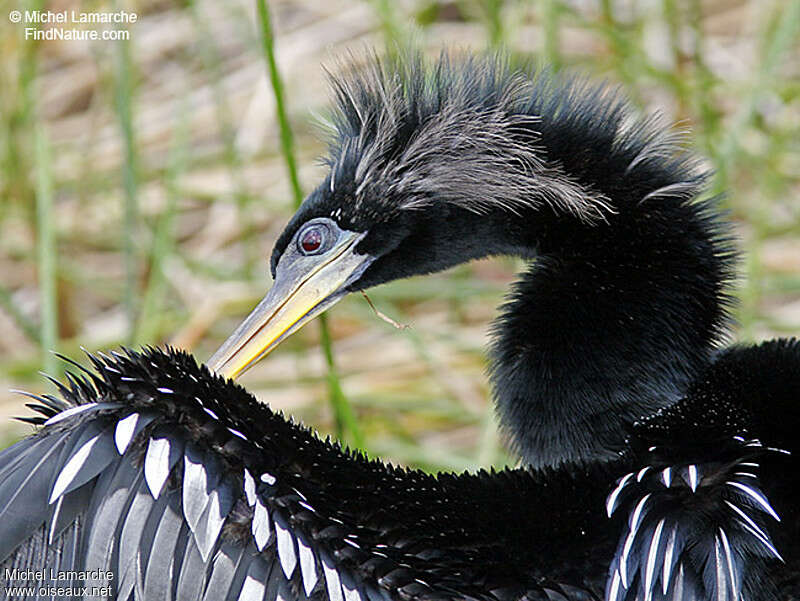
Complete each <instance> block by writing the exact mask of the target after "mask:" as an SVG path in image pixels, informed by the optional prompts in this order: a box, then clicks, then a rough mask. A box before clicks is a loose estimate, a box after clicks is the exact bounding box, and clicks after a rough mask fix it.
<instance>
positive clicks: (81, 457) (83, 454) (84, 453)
mask: <svg viewBox="0 0 800 601" xmlns="http://www.w3.org/2000/svg"><path fill="white" fill-rule="evenodd" d="M101 436H103V433H102V432H101V433H100V434H97V435H95V436H93V437H92V438H90V439H89V440H87V441H86V442H85V443H83V446H82V447H81V448H80V449H78V451H77V452H76V453H75V454H74V455H72V457H70V458H69V461H67V463H66V464H65V465H64V467H63V468H62V469H61V473H59V474H58V478H56V482H55V484H53V491H52V492H51V493H50V500H49V504H50V505H52V504H53V502H55V501H56V500H57V499H58V498H59V497H60V496H61V495H62V494H64V491H65V490H66V489H67V487H68V486H69V485H70V484H71V483H72V481H73V480H74V479H75V476H77V475H78V472H79V471H80V469H81V467H82V466H83V464H84V463H85V462H86V459H88V457H89V454H90V453H91V452H92V448H93V447H94V445H96V444H97V441H98V440H100V437H101Z"/></svg>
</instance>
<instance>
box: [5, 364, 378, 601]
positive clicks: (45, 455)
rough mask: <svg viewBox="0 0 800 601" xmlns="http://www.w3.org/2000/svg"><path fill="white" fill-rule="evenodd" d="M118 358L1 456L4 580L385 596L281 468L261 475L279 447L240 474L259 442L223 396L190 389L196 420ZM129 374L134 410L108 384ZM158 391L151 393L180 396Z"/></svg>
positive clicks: (150, 592) (133, 594) (124, 595)
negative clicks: (227, 421)
mask: <svg viewBox="0 0 800 601" xmlns="http://www.w3.org/2000/svg"><path fill="white" fill-rule="evenodd" d="M162 360H163V357H162ZM121 361H122V358H121V357H116V358H115V359H113V360H111V359H109V360H107V361H100V360H97V359H95V366H96V367H97V369H98V372H99V373H101V374H103V375H104V377H103V378H102V379H101V378H97V377H96V376H94V375H91V376H90V378H94V381H93V382H92V381H90V380H89V379H85V378H84V379H79V378H75V377H72V378H71V383H72V386H71V388H69V389H68V388H66V387H63V386H62V387H61V394H62V396H63V397H64V398H68V399H71V400H75V401H76V402H78V403H80V404H71V403H70V404H67V403H64V402H63V401H61V400H59V399H57V398H55V397H41V398H39V399H38V401H39V402H38V404H37V405H34V408H35V409H36V410H37V411H39V412H40V413H41V414H42V415H43V417H42V418H40V419H36V418H33V419H29V420H28V421H34V422H37V421H39V422H41V423H42V425H43V426H44V427H43V428H42V430H41V431H40V432H39V433H37V434H36V435H35V436H32V437H30V438H28V439H26V440H23V441H22V442H20V443H18V444H16V445H14V446H12V447H11V448H9V449H6V450H5V451H3V452H2V453H0V466H1V467H0V573H3V574H5V575H8V576H10V578H8V581H7V582H6V583H5V584H6V586H8V587H19V588H9V589H7V590H6V593H7V595H9V596H10V597H11V598H15V597H19V598H25V599H30V598H47V599H50V598H51V596H52V594H53V591H56V590H58V589H59V588H61V590H66V591H67V594H66V596H67V597H69V596H71V594H74V596H75V597H76V598H78V597H80V598H83V595H85V594H88V595H89V596H92V595H95V596H98V597H114V598H117V599H121V600H125V599H182V600H183V599H186V600H189V599H197V600H201V599H205V600H209V601H212V600H213V601H218V600H224V599H248V600H250V599H252V600H256V599H258V600H261V599H266V600H274V599H277V598H281V599H298V600H302V599H306V598H313V599H330V600H331V601H387V599H389V596H388V593H387V592H386V590H381V589H380V588H379V587H378V586H375V585H373V584H370V583H368V582H365V581H360V580H359V579H357V578H356V577H355V576H354V574H352V573H351V572H350V571H349V570H347V569H346V568H343V567H342V561H341V558H340V556H341V555H342V552H341V550H340V549H339V545H336V544H328V539H330V538H333V537H334V536H335V534H337V529H336V528H331V526H333V525H335V523H334V522H330V523H329V524H325V523H324V522H325V520H317V519H315V516H314V509H313V507H311V505H309V504H308V503H307V502H306V501H305V500H304V497H303V495H302V493H301V492H300V491H299V490H297V489H296V488H295V487H294V486H293V483H292V482H291V481H283V482H282V481H280V480H279V477H278V475H277V474H279V473H280V472H279V470H274V471H273V470H267V469H261V467H263V465H264V463H265V461H266V463H270V462H272V463H273V464H274V466H275V467H278V466H279V465H280V463H281V462H280V461H279V458H278V457H276V456H274V455H271V454H270V453H269V451H270V449H265V451H266V452H265V453H263V454H261V456H260V457H259V459H258V461H253V463H252V464H253V465H254V466H256V467H254V468H253V469H252V470H251V469H249V468H248V467H243V461H242V459H243V458H245V457H247V456H248V455H252V454H253V451H254V447H255V445H252V444H248V440H247V438H246V436H245V434H243V433H242V432H241V431H239V430H237V429H235V428H233V427H231V426H221V423H220V416H219V414H218V413H217V412H216V411H215V409H214V408H217V409H218V405H219V402H218V400H217V399H215V398H213V396H211V397H209V396H205V397H204V396H203V395H201V394H193V395H192V396H193V399H194V402H195V404H196V405H197V408H198V410H199V411H197V412H195V413H194V414H191V413H187V412H184V413H177V412H175V409H176V407H175V405H170V404H169V403H166V404H162V405H156V404H155V403H153V402H152V399H154V398H156V395H155V394H153V396H152V397H151V398H150V401H148V394H149V393H148V390H147V387H142V386H141V384H142V382H143V380H141V379H138V378H140V377H141V374H137V373H132V372H135V371H136V370H128V371H126V372H125V375H123V373H122V370H120V369H119V364H120V362H121ZM129 367H130V366H129ZM151 367H152V369H153V370H156V369H158V368H157V367H156V365H155V363H154V365H153V366H151ZM125 379H127V380H129V382H128V384H129V386H128V387H127V388H125V390H126V393H125V394H123V395H122V396H123V397H124V396H125V395H126V394H133V393H134V392H135V393H136V394H138V395H139V398H138V399H137V401H136V402H135V403H132V404H131V403H127V404H125V403H120V402H115V400H111V394H110V393H111V390H110V387H109V386H110V383H111V382H115V383H116V385H118V384H119V383H120V381H124V380H125ZM137 379H138V381H137ZM159 388H160V390H152V391H150V392H152V393H159V396H161V397H163V396H164V395H167V396H170V395H175V393H174V391H173V390H172V389H170V388H169V387H167V386H161V387H159ZM119 392H120V391H119V390H116V391H115V395H114V396H115V397H118V396H119V394H118V393H119ZM193 392H194V393H198V392H200V391H199V390H194V391H193ZM206 392H208V391H206ZM182 396H184V400H186V399H185V395H182ZM204 398H205V400H204ZM128 400H129V401H130V400H132V399H128ZM148 405H151V406H150V407H149V408H148ZM170 411H173V412H174V413H173V414H172V415H170ZM200 414H202V415H203V416H204V418H201V419H198V417H199V416H200ZM181 420H183V422H184V423H183V425H181V424H180V423H178V422H180V421H181ZM243 429H245V428H243ZM259 450H260V449H259ZM259 462H260V463H259ZM303 509H304V510H305V513H303ZM304 520H305V525H307V526H308V527H304ZM326 527H328V529H329V530H328V532H325V528H326ZM312 531H313V534H312ZM345 542H348V541H345ZM335 557H336V561H334V558H335ZM70 572H73V573H70ZM74 572H78V574H75V573H74ZM31 585H33V586H34V589H33V590H30V591H29V590H28V589H27V588H26V587H29V586H31ZM83 587H86V588H85V589H84V588H83ZM104 587H105V588H104ZM30 593H33V594H30Z"/></svg>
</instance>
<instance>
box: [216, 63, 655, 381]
mask: <svg viewBox="0 0 800 601" xmlns="http://www.w3.org/2000/svg"><path fill="white" fill-rule="evenodd" d="M343 71H344V74H343V75H341V76H338V77H332V78H331V83H332V88H333V93H334V110H333V115H332V120H331V124H332V127H331V134H330V140H329V151H328V155H327V157H326V159H325V162H326V164H327V166H328V168H329V171H328V173H327V175H326V177H325V179H324V180H323V181H322V182H321V183H320V184H319V186H318V187H317V188H316V189H315V190H314V191H313V192H312V193H311V194H310V195H309V196H308V197H307V198H306V199H305V201H304V202H303V204H302V205H301V207H300V208H299V210H298V211H297V213H296V214H295V215H294V217H293V218H292V219H291V221H290V222H289V224H288V225H287V226H286V228H285V230H284V231H283V233H282V234H281V236H280V237H279V239H278V241H277V243H276V245H275V248H274V251H273V253H272V260H271V270H272V275H273V277H274V285H273V287H272V288H271V290H270V291H269V292H268V294H267V295H266V297H265V298H264V299H263V300H262V301H261V302H260V303H259V305H258V306H257V307H256V308H255V309H254V310H253V312H252V313H251V314H250V315H249V316H248V317H247V318H246V319H245V321H244V322H243V323H242V324H241V325H240V326H239V328H237V330H236V331H235V332H234V333H233V334H232V335H231V336H230V338H229V339H228V340H227V341H226V342H225V343H224V344H223V345H222V347H220V349H219V350H218V351H217V352H216V353H215V355H214V356H213V357H212V358H211V360H210V361H209V366H210V367H212V368H213V369H215V370H217V371H218V372H219V373H221V374H223V375H226V376H229V377H236V376H238V375H239V374H240V373H242V372H243V371H244V370H246V369H247V368H248V367H249V366H251V365H253V364H254V363H255V362H256V361H257V360H258V359H259V358H261V357H263V356H264V355H265V354H266V353H268V352H269V351H270V350H271V349H272V348H274V347H275V346H276V345H277V344H278V343H280V342H281V341H282V340H283V339H285V338H286V337H287V336H289V335H290V334H291V333H293V332H294V331H296V330H297V329H299V328H300V327H301V326H302V325H304V324H305V323H307V322H308V321H310V320H311V319H313V318H314V317H315V316H317V315H319V314H320V313H322V312H323V311H325V310H326V309H328V308H329V307H331V306H332V305H333V304H334V303H336V302H337V301H338V300H340V299H341V298H342V297H344V296H345V295H346V294H348V293H349V292H353V291H357V290H363V289H366V288H369V287H372V286H375V285H377V284H380V283H383V282H387V281H390V280H394V279H398V278H402V277H407V276H410V275H416V274H426V273H432V272H435V271H439V270H442V269H446V268H448V267H451V266H453V265H455V264H458V263H462V262H465V261H468V260H471V259H474V258H480V257H483V256H489V255H497V254H509V255H518V256H531V255H532V254H533V253H534V252H535V251H536V250H538V248H539V246H540V245H541V244H542V239H541V237H540V236H539V234H540V233H541V231H543V228H542V227H539V228H537V227H535V226H534V225H533V224H537V223H538V224H539V225H540V226H541V225H542V224H545V223H547V222H548V221H552V220H557V221H565V220H566V221H569V222H570V223H575V224H579V225H586V226H591V225H592V224H596V223H598V222H601V221H604V220H606V218H607V217H608V216H609V215H611V214H613V213H614V207H613V206H612V204H611V202H610V201H609V196H610V194H607V191H606V190H603V189H602V188H601V187H599V186H597V185H596V184H597V182H598V181H601V182H602V181H603V179H604V177H605V179H606V180H607V181H608V182H610V185H612V186H613V185H614V184H613V178H610V177H609V176H608V173H607V172H610V170H609V169H607V166H606V165H604V163H603V161H609V160H614V158H615V152H617V154H618V150H619V149H618V148H616V146H619V144H620V137H619V131H620V128H621V126H620V122H621V121H622V119H623V117H624V115H623V110H622V108H623V107H621V106H620V104H619V102H617V101H616V100H615V99H614V97H613V94H609V93H608V91H607V90H606V89H605V88H603V87H598V88H590V87H588V86H585V85H583V84H580V83H577V84H576V83H575V82H570V81H566V82H560V83H559V82H558V81H554V80H553V79H552V78H550V77H548V76H547V75H542V74H539V75H532V74H531V71H530V70H527V71H526V70H525V69H524V68H517V67H515V66H513V65H512V64H511V61H510V60H509V59H508V58H507V57H504V56H502V55H492V56H484V57H475V56H470V55H465V56H452V55H449V54H447V53H443V54H442V55H441V56H440V57H439V58H438V60H435V61H432V64H429V63H427V62H426V61H425V60H424V59H423V58H421V57H420V56H416V55H415V56H411V57H409V56H405V57H402V58H398V59H385V60H381V59H377V58H372V59H369V60H367V61H366V65H364V64H360V65H355V64H350V65H348V66H346V67H345V68H344V69H343ZM603 94H605V95H606V96H607V97H606V98H601V97H602V96H603ZM565 99H566V100H567V102H566V103H565ZM601 100H602V101H601ZM565 106H566V107H567V108H565ZM598 123H599V125H598ZM543 132H546V133H543ZM587 132H589V133H587ZM586 140H592V143H593V144H594V145H595V146H596V147H595V148H593V149H591V150H592V152H591V154H590V155H587V153H586V150H587V149H586V148H584V147H582V146H583V145H585V143H586ZM615 145H616V146H615ZM644 145H645V144H644V143H643V144H642V146H644ZM635 151H636V149H635V148H629V149H627V153H628V154H630V153H631V152H635ZM597 157H600V158H597ZM588 158H591V159H592V160H588ZM626 164H627V163H626ZM616 167H617V168H618V167H619V166H618V165H617V166H616ZM651 183H652V182H651ZM545 229H546V228H545Z"/></svg>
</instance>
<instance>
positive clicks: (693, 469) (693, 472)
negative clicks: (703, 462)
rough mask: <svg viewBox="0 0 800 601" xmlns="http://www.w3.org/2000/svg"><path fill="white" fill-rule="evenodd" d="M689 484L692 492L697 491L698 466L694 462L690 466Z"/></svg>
mask: <svg viewBox="0 0 800 601" xmlns="http://www.w3.org/2000/svg"><path fill="white" fill-rule="evenodd" d="M689 486H690V487H691V489H692V492H696V491H697V466H696V465H694V464H692V465H690V466H689Z"/></svg>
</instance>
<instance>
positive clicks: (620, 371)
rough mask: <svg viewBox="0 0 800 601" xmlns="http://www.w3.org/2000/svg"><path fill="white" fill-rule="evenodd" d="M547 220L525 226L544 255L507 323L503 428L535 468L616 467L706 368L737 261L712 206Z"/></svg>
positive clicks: (637, 208) (500, 396) (666, 201)
mask: <svg viewBox="0 0 800 601" xmlns="http://www.w3.org/2000/svg"><path fill="white" fill-rule="evenodd" d="M542 217H543V215H542V214H541V213H540V214H539V215H538V216H537V217H536V219H531V220H528V221H527V222H528V223H529V224H535V225H533V226H531V227H533V228H535V231H531V230H530V229H529V230H528V231H527V234H526V235H527V236H528V244H529V245H530V246H531V251H532V252H535V254H536V256H537V257H538V260H537V261H536V262H535V263H533V264H532V266H531V267H530V269H529V270H528V271H527V272H526V273H524V274H523V275H522V276H521V278H520V279H519V281H518V282H517V283H516V284H515V285H514V287H513V290H512V292H511V294H510V296H509V298H508V301H507V303H506V304H505V305H504V306H503V308H502V311H501V315H500V317H499V318H498V320H497V322H496V323H495V330H494V335H495V339H494V343H493V346H492V352H491V359H492V363H491V379H492V383H493V386H494V394H495V399H496V403H497V410H498V413H499V417H500V421H501V424H502V427H503V428H504V430H505V431H506V433H507V434H508V435H509V437H510V439H511V442H512V445H513V446H514V447H515V448H516V450H517V451H518V452H519V453H520V454H521V455H522V457H523V459H524V460H525V461H526V462H527V463H529V464H531V465H533V466H535V467H545V466H556V465H562V464H585V463H586V462H588V461H595V460H597V459H601V460H612V459H614V458H615V457H616V455H617V452H618V450H619V449H620V448H621V447H622V445H623V444H624V439H625V436H626V430H627V426H628V425H630V424H631V423H632V422H633V421H634V420H636V419H637V418H638V417H641V416H644V415H647V414H649V413H652V412H653V411H654V410H656V409H658V408H660V407H663V406H665V405H668V404H670V403H671V402H673V401H674V400H676V399H677V398H679V397H680V396H681V395H682V394H683V393H684V392H685V391H686V389H687V387H688V385H689V383H690V382H691V381H692V379H693V378H694V377H695V376H696V374H697V373H698V371H700V370H701V369H702V368H703V366H705V365H706V364H707V362H708V360H709V358H710V355H711V352H712V350H713V348H714V346H715V344H716V343H717V342H718V340H719V338H720V337H721V335H722V334H723V332H724V330H725V326H726V323H727V313H726V307H727V305H728V301H729V299H728V297H727V294H726V285H727V283H728V281H729V280H730V278H731V271H732V269H733V263H734V262H735V260H734V254H733V253H732V252H731V250H730V248H729V246H728V238H727V232H726V230H725V228H724V227H723V226H722V225H721V224H720V222H718V221H717V220H716V212H715V210H714V207H713V206H712V205H711V203H701V202H692V201H691V200H690V199H688V198H651V199H648V200H646V201H643V202H639V203H630V204H629V205H627V206H625V205H622V206H620V210H619V211H618V213H617V214H615V215H613V216H611V217H609V219H608V220H607V222H605V223H602V224H594V225H590V224H585V223H579V222H578V221H577V220H575V219H567V218H562V217H558V216H556V215H552V216H551V217H549V218H548V217H545V218H544V219H543V218H542ZM517 244H519V241H517Z"/></svg>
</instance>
